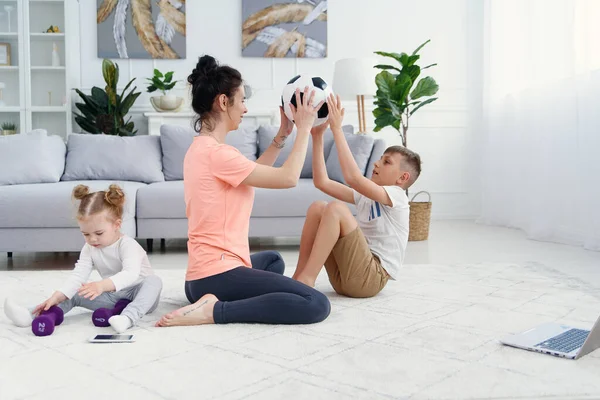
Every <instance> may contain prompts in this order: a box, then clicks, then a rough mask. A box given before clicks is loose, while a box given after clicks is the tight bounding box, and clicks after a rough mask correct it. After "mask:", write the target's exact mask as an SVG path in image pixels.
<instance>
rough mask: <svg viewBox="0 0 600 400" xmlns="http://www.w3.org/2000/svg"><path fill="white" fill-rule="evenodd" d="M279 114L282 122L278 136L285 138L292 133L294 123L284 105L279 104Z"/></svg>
mask: <svg viewBox="0 0 600 400" xmlns="http://www.w3.org/2000/svg"><path fill="white" fill-rule="evenodd" d="M279 115H280V118H281V123H280V124H279V133H278V134H277V136H279V137H281V138H282V139H284V140H285V139H286V138H287V137H288V136H289V135H290V133H292V130H293V129H294V123H293V122H292V121H290V120H289V118H288V117H287V116H286V115H285V111H283V107H281V106H279Z"/></svg>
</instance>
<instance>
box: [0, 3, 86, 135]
mask: <svg viewBox="0 0 600 400" xmlns="http://www.w3.org/2000/svg"><path fill="white" fill-rule="evenodd" d="M6 6H8V7H9V8H10V7H11V6H12V7H13V8H14V9H13V10H12V11H11V18H10V23H9V21H8V18H7V16H8V14H7V12H6V11H5V7H6ZM78 7H79V2H78V1H77V0H19V1H16V0H0V43H9V44H10V47H11V65H10V66H0V82H3V83H4V84H5V89H4V90H3V100H4V103H5V105H4V106H2V107H0V124H1V123H2V122H13V123H16V124H18V129H17V131H18V132H19V133H21V132H28V131H30V130H32V129H38V128H43V129H46V130H47V131H48V133H49V134H54V135H59V136H62V137H64V138H66V137H67V135H68V133H70V132H71V131H72V112H71V93H70V92H71V90H70V87H69V78H68V77H69V76H70V69H71V65H70V60H71V59H72V58H71V57H70V54H69V49H70V48H71V46H70V43H69V41H70V40H71V39H70V38H75V37H76V36H77V33H78V25H77V24H78V21H73V18H67V11H68V10H71V12H72V10H73V9H78ZM1 13H3V14H1ZM51 25H54V26H58V27H59V29H60V33H46V30H47V29H48V28H49V27H50V26H51ZM54 44H56V46H57V48H58V54H59V58H60V65H59V66H53V65H52V50H53V46H54Z"/></svg>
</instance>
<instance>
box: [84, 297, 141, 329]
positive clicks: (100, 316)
mask: <svg viewBox="0 0 600 400" xmlns="http://www.w3.org/2000/svg"><path fill="white" fill-rule="evenodd" d="M129 303H131V300H127V299H121V300H119V301H117V302H116V303H115V306H114V308H99V309H97V310H96V311H94V313H93V314H92V322H93V323H94V325H96V326H99V327H106V326H110V324H109V323H108V319H109V318H110V317H112V316H113V315H119V314H121V312H123V310H124V309H125V307H127V305H128V304H129Z"/></svg>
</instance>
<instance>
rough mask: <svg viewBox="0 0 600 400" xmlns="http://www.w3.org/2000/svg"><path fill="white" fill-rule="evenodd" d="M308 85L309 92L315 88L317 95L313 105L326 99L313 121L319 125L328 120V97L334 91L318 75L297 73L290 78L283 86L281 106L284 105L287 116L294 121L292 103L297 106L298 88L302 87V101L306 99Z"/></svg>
mask: <svg viewBox="0 0 600 400" xmlns="http://www.w3.org/2000/svg"><path fill="white" fill-rule="evenodd" d="M306 86H308V89H309V91H308V92H309V93H310V91H311V90H313V89H314V90H315V97H314V99H313V105H315V106H316V105H317V104H319V103H320V102H321V101H324V102H325V103H323V105H322V106H321V108H320V109H319V111H318V112H317V118H316V119H315V122H314V123H313V126H319V125H321V124H324V123H325V122H326V121H327V117H328V116H329V108H327V98H328V97H329V95H330V94H331V93H332V92H331V88H330V87H329V85H328V84H327V82H325V81H324V80H323V78H320V77H318V76H310V75H297V76H295V77H293V78H292V79H290V81H289V82H288V83H287V84H286V85H285V87H284V88H283V93H282V95H281V106H282V107H283V111H284V112H285V116H286V117H288V119H289V120H290V121H292V122H294V116H293V115H292V109H291V107H290V104H293V105H294V107H296V88H299V89H300V101H302V102H303V101H304V100H303V98H304V88H305V87H306Z"/></svg>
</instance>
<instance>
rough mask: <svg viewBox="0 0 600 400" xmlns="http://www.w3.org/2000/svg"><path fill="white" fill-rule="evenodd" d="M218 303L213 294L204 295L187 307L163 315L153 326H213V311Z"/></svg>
mask: <svg viewBox="0 0 600 400" xmlns="http://www.w3.org/2000/svg"><path fill="white" fill-rule="evenodd" d="M217 301H219V299H217V296H215V295H214V294H205V295H204V296H202V297H201V298H200V300H198V301H197V302H195V303H194V304H190V305H189V306H185V307H182V308H180V309H178V310H175V311H173V312H171V313H169V314H165V315H164V316H163V317H162V318H161V319H160V321H158V322H157V323H156V325H155V326H160V327H165V326H185V325H204V324H214V323H215V320H214V319H213V309H214V308H215V303H216V302H217Z"/></svg>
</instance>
